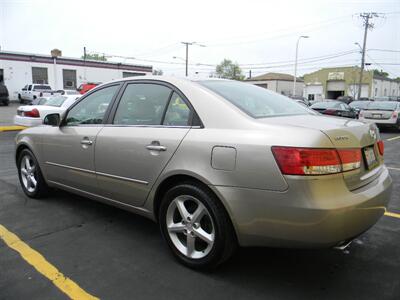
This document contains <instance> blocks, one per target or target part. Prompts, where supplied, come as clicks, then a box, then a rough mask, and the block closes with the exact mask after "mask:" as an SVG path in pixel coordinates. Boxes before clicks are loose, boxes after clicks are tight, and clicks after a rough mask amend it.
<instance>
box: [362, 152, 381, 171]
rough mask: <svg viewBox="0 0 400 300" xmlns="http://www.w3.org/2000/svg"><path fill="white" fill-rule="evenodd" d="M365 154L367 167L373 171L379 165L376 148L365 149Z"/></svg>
mask: <svg viewBox="0 0 400 300" xmlns="http://www.w3.org/2000/svg"><path fill="white" fill-rule="evenodd" d="M363 153H364V161H365V165H366V167H367V169H368V170H372V169H373V168H375V167H377V166H378V165H379V162H378V159H377V158H376V154H375V150H374V146H369V147H365V148H364V149H363Z"/></svg>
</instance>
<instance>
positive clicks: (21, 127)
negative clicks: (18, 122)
mask: <svg viewBox="0 0 400 300" xmlns="http://www.w3.org/2000/svg"><path fill="white" fill-rule="evenodd" d="M25 128H26V127H25V126H0V131H17V130H23V129H25Z"/></svg>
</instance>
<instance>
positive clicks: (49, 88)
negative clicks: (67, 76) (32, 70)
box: [33, 84, 51, 90]
mask: <svg viewBox="0 0 400 300" xmlns="http://www.w3.org/2000/svg"><path fill="white" fill-rule="evenodd" d="M33 88H34V89H35V90H51V87H50V86H49V85H40V84H36V85H35V86H34V87H33Z"/></svg>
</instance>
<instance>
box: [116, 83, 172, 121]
mask: <svg viewBox="0 0 400 300" xmlns="http://www.w3.org/2000/svg"><path fill="white" fill-rule="evenodd" d="M171 93H172V90H171V89H170V88H168V87H166V86H163V85H158V84H149V83H131V84H128V85H127V87H126V89H125V91H124V94H123V95H122V97H121V100H120V102H119V104H118V108H117V111H116V113H115V117H114V124H117V125H161V122H162V118H163V116H164V113H165V109H166V107H167V104H168V100H169V98H170V96H171Z"/></svg>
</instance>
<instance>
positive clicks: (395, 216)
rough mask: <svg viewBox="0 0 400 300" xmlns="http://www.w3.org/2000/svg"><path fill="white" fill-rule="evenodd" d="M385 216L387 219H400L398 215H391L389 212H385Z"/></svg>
mask: <svg viewBox="0 0 400 300" xmlns="http://www.w3.org/2000/svg"><path fill="white" fill-rule="evenodd" d="M385 216H389V217H393V218H397V219H400V214H396V213H392V212H390V211H387V212H385Z"/></svg>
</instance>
